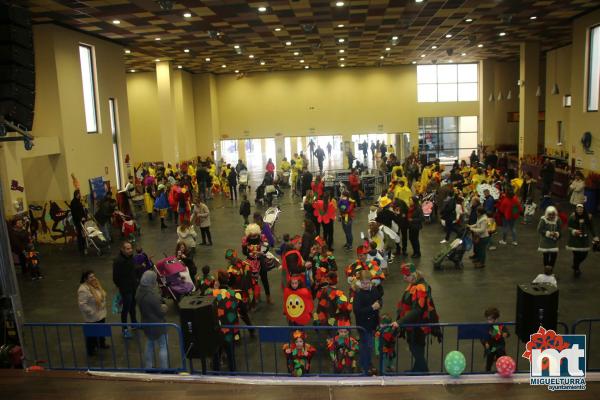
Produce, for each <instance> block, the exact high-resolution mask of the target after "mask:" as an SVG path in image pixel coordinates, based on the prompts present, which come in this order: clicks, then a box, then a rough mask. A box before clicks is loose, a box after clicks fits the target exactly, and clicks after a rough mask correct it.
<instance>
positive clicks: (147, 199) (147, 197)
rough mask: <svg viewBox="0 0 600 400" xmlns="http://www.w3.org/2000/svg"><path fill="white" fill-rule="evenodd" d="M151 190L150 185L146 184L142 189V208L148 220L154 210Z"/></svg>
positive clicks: (150, 218)
mask: <svg viewBox="0 0 600 400" xmlns="http://www.w3.org/2000/svg"><path fill="white" fill-rule="evenodd" d="M152 192H153V190H152V185H148V186H146V189H145V190H144V208H145V209H146V213H147V214H148V219H149V220H150V221H152V213H153V212H154V194H153V193H152Z"/></svg>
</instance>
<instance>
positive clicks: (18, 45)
mask: <svg viewBox="0 0 600 400" xmlns="http://www.w3.org/2000/svg"><path fill="white" fill-rule="evenodd" d="M34 104H35V65H34V53H33V31H32V29H31V20H30V16H29V11H28V10H27V9H25V8H22V7H18V6H15V5H9V4H7V3H4V2H0V115H1V116H3V117H4V118H6V119H7V120H9V121H12V122H14V123H16V124H19V125H21V126H23V127H25V128H26V129H27V130H31V128H32V126H33V111H34Z"/></svg>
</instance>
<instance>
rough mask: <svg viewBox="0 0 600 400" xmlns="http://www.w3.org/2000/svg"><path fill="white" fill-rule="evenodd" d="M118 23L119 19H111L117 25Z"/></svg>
mask: <svg viewBox="0 0 600 400" xmlns="http://www.w3.org/2000/svg"><path fill="white" fill-rule="evenodd" d="M120 23H121V21H119V20H118V19H113V24H115V25H119V24H120Z"/></svg>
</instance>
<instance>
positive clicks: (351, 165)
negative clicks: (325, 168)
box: [346, 149, 356, 169]
mask: <svg viewBox="0 0 600 400" xmlns="http://www.w3.org/2000/svg"><path fill="white" fill-rule="evenodd" d="M346 157H348V169H352V168H354V160H356V158H355V157H354V154H353V153H352V150H350V149H348V151H347V152H346Z"/></svg>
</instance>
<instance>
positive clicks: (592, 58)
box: [587, 25, 600, 111]
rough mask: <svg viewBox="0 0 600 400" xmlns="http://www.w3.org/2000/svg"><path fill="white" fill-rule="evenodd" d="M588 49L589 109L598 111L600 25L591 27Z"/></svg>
mask: <svg viewBox="0 0 600 400" xmlns="http://www.w3.org/2000/svg"><path fill="white" fill-rule="evenodd" d="M589 43H590V48H589V50H588V57H589V63H588V101H587V110H588V111H598V103H599V97H600V25H598V26H595V27H593V28H592V29H590V40H589Z"/></svg>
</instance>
